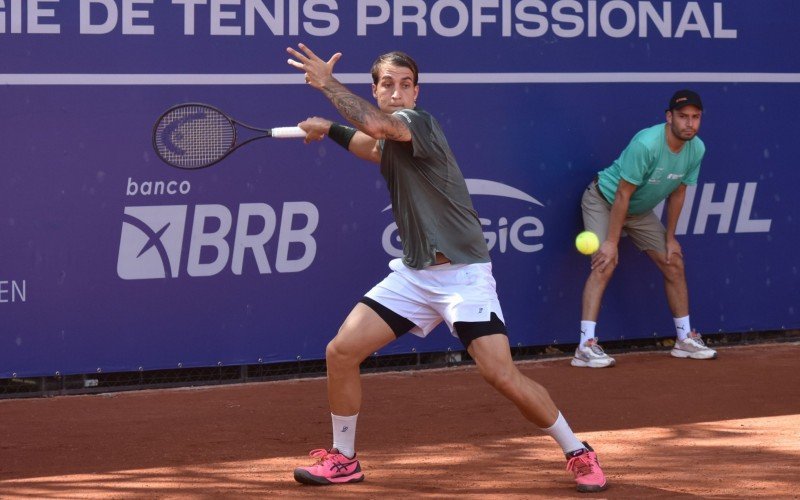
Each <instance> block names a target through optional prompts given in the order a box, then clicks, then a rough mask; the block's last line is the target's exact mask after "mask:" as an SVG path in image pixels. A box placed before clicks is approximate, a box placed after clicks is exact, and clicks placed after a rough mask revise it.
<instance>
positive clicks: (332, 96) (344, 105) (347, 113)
mask: <svg viewBox="0 0 800 500" xmlns="http://www.w3.org/2000/svg"><path fill="white" fill-rule="evenodd" d="M331 87H332V88H330V87H326V88H324V89H323V90H322V91H323V93H324V94H325V97H327V98H328V99H329V100H330V101H331V102H332V103H333V105H334V107H336V109H337V110H338V111H339V113H341V115H342V116H343V117H345V118H346V119H347V121H349V122H350V123H352V124H353V125H355V126H356V127H357V128H358V129H360V130H361V131H362V132H366V130H369V129H371V128H372V126H375V125H376V124H383V126H382V127H381V128H382V129H383V130H384V133H385V134H386V138H387V139H390V140H395V139H398V138H401V137H402V136H403V133H404V132H405V128H404V127H403V124H402V123H400V121H399V120H392V119H391V118H390V117H389V116H387V115H386V114H384V113H383V112H382V111H380V110H379V109H377V108H376V107H375V106H373V105H371V104H370V103H368V102H367V101H365V100H364V99H362V98H361V97H359V96H357V95H355V94H353V93H352V92H350V90H348V89H347V87H345V86H344V85H342V84H341V83H339V82H336V83H335V84H334V85H331Z"/></svg>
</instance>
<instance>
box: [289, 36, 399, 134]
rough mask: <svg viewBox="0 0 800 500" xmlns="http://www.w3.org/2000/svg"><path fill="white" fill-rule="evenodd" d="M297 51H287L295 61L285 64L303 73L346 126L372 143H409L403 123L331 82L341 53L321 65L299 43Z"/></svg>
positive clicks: (343, 87) (339, 83)
mask: <svg viewBox="0 0 800 500" xmlns="http://www.w3.org/2000/svg"><path fill="white" fill-rule="evenodd" d="M298 47H299V48H300V50H302V52H299V51H297V50H295V49H293V48H292V47H287V48H286V51H287V52H288V53H289V54H290V55H291V56H292V57H294V59H289V60H288V61H287V62H288V63H289V65H290V66H292V67H294V68H297V69H299V70H301V71H304V72H305V76H306V82H307V83H308V84H309V85H311V86H312V87H314V88H316V89H319V90H320V91H322V93H323V94H324V95H325V97H327V98H328V99H329V100H330V101H331V103H333V105H334V106H335V107H336V109H337V110H338V111H339V113H340V114H341V115H342V116H343V117H344V118H345V119H346V120H347V121H348V122H350V123H352V124H353V125H354V126H355V127H356V128H357V129H358V130H360V131H361V132H363V133H364V134H366V135H368V136H370V137H372V138H373V139H390V140H394V141H409V140H411V132H410V131H409V130H408V127H406V125H405V123H403V122H402V121H401V120H400V119H398V118H395V117H394V116H392V115H387V114H385V113H383V112H382V111H381V110H380V109H378V108H377V107H375V106H373V105H372V104H370V103H368V102H367V101H365V100H364V99H362V98H361V97H359V96H357V95H355V94H354V93H352V92H351V91H350V90H349V89H348V88H347V87H345V86H344V85H343V84H342V83H341V82H339V81H338V80H337V79H336V78H334V76H333V67H334V66H335V65H336V62H337V61H339V59H340V58H341V57H342V54H341V52H337V53H335V54H333V56H331V58H330V59H329V60H327V61H323V60H322V59H320V58H319V56H317V55H316V54H315V53H314V52H313V51H312V50H311V49H309V48H308V47H306V46H305V45H304V44H302V43H300V44H298Z"/></svg>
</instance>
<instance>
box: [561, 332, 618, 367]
mask: <svg viewBox="0 0 800 500" xmlns="http://www.w3.org/2000/svg"><path fill="white" fill-rule="evenodd" d="M616 363H617V362H616V361H614V358H612V357H611V356H609V355H608V354H606V353H605V351H603V348H602V347H600V345H599V344H598V343H597V338H593V339H589V340H587V341H586V342H584V343H583V344H579V345H578V348H577V349H575V356H574V357H573V358H572V362H571V363H570V364H571V365H572V366H577V367H580V368H606V367H612V366H614V365H615V364H616Z"/></svg>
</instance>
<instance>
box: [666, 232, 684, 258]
mask: <svg viewBox="0 0 800 500" xmlns="http://www.w3.org/2000/svg"><path fill="white" fill-rule="evenodd" d="M666 243H667V264H669V263H670V259H672V256H673V255H677V256H678V257H680V258H681V259H682V258H683V249H681V244H680V243H678V240H676V239H675V238H667V242H666Z"/></svg>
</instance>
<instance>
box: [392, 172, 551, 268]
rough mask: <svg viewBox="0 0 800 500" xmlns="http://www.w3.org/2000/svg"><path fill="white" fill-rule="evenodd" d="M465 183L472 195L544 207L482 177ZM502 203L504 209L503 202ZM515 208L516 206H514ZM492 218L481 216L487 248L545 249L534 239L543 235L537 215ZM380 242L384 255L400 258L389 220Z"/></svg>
mask: <svg viewBox="0 0 800 500" xmlns="http://www.w3.org/2000/svg"><path fill="white" fill-rule="evenodd" d="M466 182H467V190H468V191H469V193H470V195H472V196H473V197H475V196H493V197H498V198H504V199H506V200H517V201H522V202H524V203H525V204H526V205H528V209H530V205H537V206H540V207H543V206H544V205H543V204H542V203H540V202H539V201H538V200H537V199H536V198H534V197H532V196H530V195H529V194H527V193H525V192H523V191H520V190H519V189H517V188H514V187H511V186H508V185H506V184H502V183H499V182H495V181H489V180H485V179H466ZM473 200H474V198H473ZM475 201H480V199H478V200H475ZM475 205H476V208H477V207H479V206H480V205H479V203H477V202H476V203H475ZM502 206H503V207H504V208H505V206H506V204H503V205H502ZM391 208H392V207H391V205H390V206H388V207H386V208H384V209H383V211H384V212H386V211H388V210H391ZM516 210H519V209H518V208H517V209H516ZM479 212H481V213H483V212H484V210H479ZM486 212H488V210H486ZM495 219H496V222H495ZM495 219H487V218H483V217H481V218H480V221H481V226H483V228H484V231H483V237H484V238H485V239H486V244H487V246H488V247H489V251H492V250H494V249H495V248H496V249H497V251H499V252H500V253H506V252H507V251H508V250H509V247H510V248H513V249H514V250H516V251H518V252H522V253H533V252H538V251H539V250H541V249H542V248H544V244H543V243H538V242H537V239H538V238H541V237H542V236H543V235H544V224H542V221H541V220H540V219H539V218H538V217H534V216H532V215H523V216H517V217H508V216H497V217H496V218H495ZM381 243H382V244H383V249H384V251H386V253H387V254H389V255H391V256H392V257H402V255H403V245H402V243H401V241H400V236H399V235H398V234H397V224H396V223H394V222H392V223H391V224H389V226H387V227H386V229H385V230H384V231H383V236H382V238H381Z"/></svg>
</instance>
